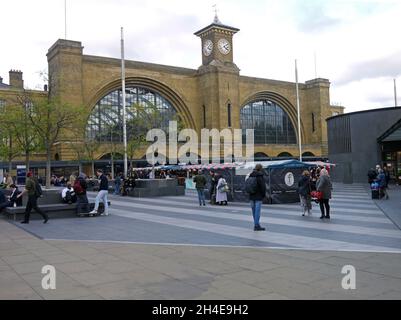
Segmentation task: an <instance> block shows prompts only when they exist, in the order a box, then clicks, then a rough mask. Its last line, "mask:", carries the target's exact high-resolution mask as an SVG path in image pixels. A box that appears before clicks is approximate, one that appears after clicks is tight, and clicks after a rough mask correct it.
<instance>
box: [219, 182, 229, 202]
mask: <svg viewBox="0 0 401 320" xmlns="http://www.w3.org/2000/svg"><path fill="white" fill-rule="evenodd" d="M228 191H229V188H228V184H227V181H226V179H224V178H223V176H219V178H218V181H217V186H216V203H218V204H219V205H223V204H224V205H225V206H226V205H227V204H228V202H227V193H228Z"/></svg>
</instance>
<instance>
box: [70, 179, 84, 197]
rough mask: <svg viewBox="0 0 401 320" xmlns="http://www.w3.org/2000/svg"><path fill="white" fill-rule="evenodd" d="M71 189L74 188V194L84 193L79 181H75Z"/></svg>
mask: <svg viewBox="0 0 401 320" xmlns="http://www.w3.org/2000/svg"><path fill="white" fill-rule="evenodd" d="M73 188H74V191H75V193H76V194H83V193H85V190H84V188H83V187H82V184H81V179H77V180H75V183H74V186H73Z"/></svg>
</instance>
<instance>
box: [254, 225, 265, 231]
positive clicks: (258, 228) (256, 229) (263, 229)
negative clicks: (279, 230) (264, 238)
mask: <svg viewBox="0 0 401 320" xmlns="http://www.w3.org/2000/svg"><path fill="white" fill-rule="evenodd" d="M265 230H266V228H262V227H261V226H255V227H254V228H253V231H265Z"/></svg>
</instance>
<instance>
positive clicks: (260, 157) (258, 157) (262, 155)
mask: <svg viewBox="0 0 401 320" xmlns="http://www.w3.org/2000/svg"><path fill="white" fill-rule="evenodd" d="M253 158H254V160H255V161H267V160H269V156H268V155H267V154H266V153H263V152H256V153H255V154H254V156H253Z"/></svg>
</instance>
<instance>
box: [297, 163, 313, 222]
mask: <svg viewBox="0 0 401 320" xmlns="http://www.w3.org/2000/svg"><path fill="white" fill-rule="evenodd" d="M311 184H312V182H311V178H310V173H309V171H308V170H305V171H304V172H303V173H302V177H301V179H300V180H299V181H298V193H299V199H300V200H301V207H302V216H303V217H304V216H305V214H306V212H308V215H310V214H311V210H312V202H311V191H312V185H311Z"/></svg>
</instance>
